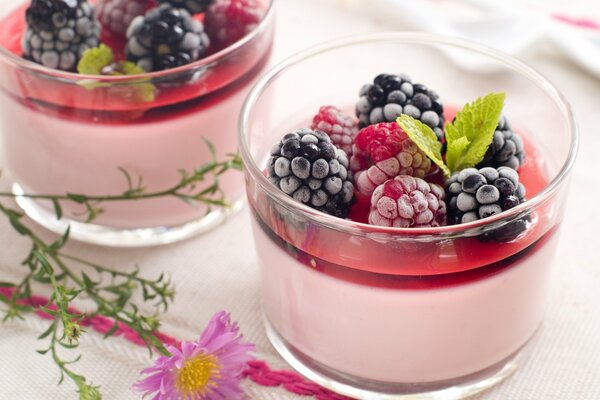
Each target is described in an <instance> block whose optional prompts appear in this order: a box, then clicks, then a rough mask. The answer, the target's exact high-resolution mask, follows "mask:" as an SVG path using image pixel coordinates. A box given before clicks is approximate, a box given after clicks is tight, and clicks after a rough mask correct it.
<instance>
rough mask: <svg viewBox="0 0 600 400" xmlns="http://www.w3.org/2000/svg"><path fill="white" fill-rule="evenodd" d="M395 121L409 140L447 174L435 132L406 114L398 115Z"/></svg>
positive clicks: (440, 145) (448, 171)
mask: <svg viewBox="0 0 600 400" xmlns="http://www.w3.org/2000/svg"><path fill="white" fill-rule="evenodd" d="M396 122H397V123H398V125H400V128H402V129H403V130H404V132H406V134H407V135H408V137H409V138H410V140H412V141H413V142H414V143H415V144H416V145H417V146H419V148H420V149H421V150H422V151H423V153H425V154H426V155H427V157H429V158H430V159H431V160H432V161H433V162H434V163H436V164H437V165H438V166H439V167H440V168H441V169H442V171H444V174H446V175H447V176H449V175H450V170H449V169H448V167H447V166H446V164H444V160H443V159H442V144H441V143H440V142H439V141H438V140H437V136H436V134H435V132H434V131H433V130H432V129H431V128H430V127H429V126H427V125H425V124H424V123H422V122H421V121H419V120H417V119H414V118H413V117H411V116H409V115H406V114H402V115H400V116H399V117H398V119H397V120H396Z"/></svg>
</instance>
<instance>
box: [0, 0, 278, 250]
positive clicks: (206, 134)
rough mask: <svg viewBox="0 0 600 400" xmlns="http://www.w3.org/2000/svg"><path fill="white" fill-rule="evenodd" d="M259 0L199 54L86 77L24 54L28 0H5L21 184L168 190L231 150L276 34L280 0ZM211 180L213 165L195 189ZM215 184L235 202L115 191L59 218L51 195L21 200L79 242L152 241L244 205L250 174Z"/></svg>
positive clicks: (6, 160)
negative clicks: (153, 68)
mask: <svg viewBox="0 0 600 400" xmlns="http://www.w3.org/2000/svg"><path fill="white" fill-rule="evenodd" d="M259 3H261V4H262V5H263V8H264V10H265V15H264V17H263V19H262V21H261V22H260V23H259V24H258V26H257V27H256V28H255V29H254V30H253V31H252V32H251V33H249V34H248V35H246V36H245V37H244V38H242V39H240V40H239V41H237V42H235V43H233V44H231V45H229V46H228V47H226V48H224V49H222V50H220V51H218V52H216V53H214V54H211V55H209V56H208V57H206V58H204V59H201V60H199V61H196V62H194V63H192V64H188V65H184V66H182V67H178V68H174V69H170V70H165V71H159V72H152V73H147V74H143V75H137V76H132V77H128V76H86V75H80V74H75V73H68V72H63V71H59V70H53V69H49V68H46V67H43V66H41V65H38V64H34V63H32V62H30V61H26V60H24V59H22V58H21V57H20V54H21V45H20V37H21V35H22V33H23V30H24V19H25V17H24V15H25V7H26V5H25V2H24V3H23V5H22V6H21V7H18V8H16V9H15V10H10V9H8V8H5V9H1V10H0V18H1V21H2V24H1V27H0V132H1V136H0V149H1V151H2V154H3V157H2V160H3V165H2V166H1V168H2V169H3V170H4V171H5V172H6V173H7V174H6V175H5V177H4V179H5V180H10V181H11V182H12V189H13V192H14V193H15V194H16V195H21V194H23V193H25V194H27V195H30V196H39V195H66V194H68V193H70V194H74V195H77V194H82V195H86V196H94V197H103V196H106V195H112V196H118V195H121V194H123V193H124V192H126V191H128V190H129V189H130V186H133V188H134V189H137V188H138V187H139V186H141V187H143V189H144V191H145V193H160V192H161V191H165V190H168V189H170V188H173V187H175V186H176V185H177V184H178V183H179V182H180V181H181V180H182V174H181V172H180V171H181V170H185V171H186V172H187V173H188V175H192V174H194V171H196V170H197V169H199V168H203V167H204V166H205V165H206V164H209V163H211V162H213V160H217V161H219V162H222V161H226V160H228V159H231V154H233V153H236V152H237V144H236V139H235V131H236V122H237V117H238V113H239V110H240V108H241V105H242V103H243V100H244V98H245V97H246V95H247V93H248V91H249V90H250V87H251V85H252V84H253V83H254V82H255V80H256V78H257V77H258V76H259V74H260V72H261V71H262V70H263V69H264V68H265V66H266V64H267V62H268V59H269V55H270V52H271V47H272V42H273V28H274V7H273V1H272V0H264V1H259ZM149 91H150V92H149ZM208 143H210V144H211V145H212V146H214V150H215V154H214V155H213V154H212V152H211V148H210V147H209V145H208ZM123 171H126V172H127V173H128V174H129V175H130V178H131V184H130V185H129V184H128V182H127V179H126V176H125V175H124V173H123ZM140 178H141V182H139V181H138V179H140ZM213 178H214V177H213V176H212V175H211V174H207V176H206V180H205V181H204V182H200V183H198V185H197V186H196V188H195V189H194V192H195V193H198V192H200V191H202V190H203V189H205V188H209V187H211V185H212V184H213V183H214V179H213ZM218 187H219V193H217V194H215V195H214V196H207V197H210V198H211V199H218V200H221V199H223V200H224V201H225V202H226V203H228V205H229V206H228V207H220V206H213V207H209V206H208V205H207V203H206V202H202V201H198V202H195V204H188V203H186V202H184V201H183V200H182V199H181V198H176V197H175V196H157V197H156V198H147V199H142V200H136V201H132V200H125V201H110V202H102V203H101V204H97V206H98V207H100V208H101V209H102V210H103V212H102V213H101V214H99V215H97V217H96V218H95V219H94V220H93V221H92V223H87V222H86V218H87V216H88V213H87V211H86V208H85V207H84V206H83V205H82V204H78V202H77V201H64V202H61V206H62V213H63V215H62V218H60V219H58V218H56V211H55V208H54V206H53V203H52V202H50V201H45V200H40V199H39V198H33V197H18V199H17V200H18V203H19V205H20V206H21V207H22V208H23V209H24V210H25V212H26V214H27V215H28V216H30V217H31V218H33V219H34V220H35V221H36V222H38V223H40V224H41V225H43V226H44V227H46V228H49V229H50V230H53V231H56V232H59V233H63V232H64V231H65V229H66V228H67V226H69V227H70V232H71V237H73V238H75V239H78V240H83V241H87V242H91V243H97V244H103V245H112V246H144V245H155V244H163V243H170V242H173V241H177V240H181V239H184V238H187V237H189V236H192V235H194V234H197V233H201V232H204V231H207V230H209V229H211V228H212V227H214V226H215V225H217V224H218V223H220V222H221V221H223V220H224V218H225V217H227V216H228V215H229V214H231V213H232V212H234V211H236V210H238V209H239V208H240V207H241V205H242V203H243V183H242V174H241V173H240V172H238V171H235V170H231V171H228V172H226V173H224V174H222V175H220V176H219V177H218ZM221 194H222V197H221ZM71 197H72V199H75V200H77V196H71ZM189 203H193V202H189Z"/></svg>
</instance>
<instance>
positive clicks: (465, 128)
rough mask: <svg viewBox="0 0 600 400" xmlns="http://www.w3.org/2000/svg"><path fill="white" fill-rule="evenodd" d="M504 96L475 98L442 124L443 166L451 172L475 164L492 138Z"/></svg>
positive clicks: (498, 94) (503, 94) (490, 95)
mask: <svg viewBox="0 0 600 400" xmlns="http://www.w3.org/2000/svg"><path fill="white" fill-rule="evenodd" d="M505 98H506V94H505V93H490V94H488V95H487V96H484V97H479V98H478V99H477V100H475V101H474V102H472V103H469V104H467V105H465V107H464V108H463V109H462V110H461V111H459V112H458V113H457V114H456V119H455V120H454V122H453V123H450V122H448V123H446V126H445V131H446V143H447V144H448V150H447V152H446V164H447V165H448V168H449V169H450V171H452V172H456V171H460V170H462V169H465V168H470V167H474V166H475V165H477V164H479V163H480V162H481V160H483V157H484V156H485V153H486V151H487V149H488V147H490V144H491V143H492V141H493V139H494V132H495V130H496V126H497V125H498V120H499V119H500V114H501V113H502V108H503V107H504V99H505Z"/></svg>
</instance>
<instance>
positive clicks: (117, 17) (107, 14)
mask: <svg viewBox="0 0 600 400" xmlns="http://www.w3.org/2000/svg"><path fill="white" fill-rule="evenodd" d="M154 5H155V2H154V0H99V1H98V2H97V3H96V13H97V15H98V21H100V23H101V24H102V28H103V29H109V30H110V31H111V32H112V33H114V34H116V35H118V36H123V37H125V33H126V32H127V28H128V27H129V24H131V21H133V19H134V18H135V17H137V16H138V15H142V14H144V13H145V12H146V11H147V10H148V9H150V8H151V7H153V6H154Z"/></svg>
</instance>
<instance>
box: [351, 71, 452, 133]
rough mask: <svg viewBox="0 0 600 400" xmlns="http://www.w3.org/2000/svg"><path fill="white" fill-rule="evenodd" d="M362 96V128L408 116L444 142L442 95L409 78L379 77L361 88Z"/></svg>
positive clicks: (359, 109) (358, 113)
mask: <svg viewBox="0 0 600 400" xmlns="http://www.w3.org/2000/svg"><path fill="white" fill-rule="evenodd" d="M359 96H360V99H359V100H358V102H357V103H356V116H357V117H358V119H359V123H360V127H361V128H364V127H365V126H368V125H372V124H377V123H379V122H393V121H395V120H396V118H398V116H399V115H400V114H406V115H410V116H411V117H413V118H416V119H418V120H420V121H421V122H423V123H424V124H426V125H428V126H429V127H430V128H431V129H433V131H434V132H435V134H436V135H437V137H438V140H439V141H440V142H441V141H442V140H443V136H444V133H443V128H444V107H443V105H442V103H441V102H440V100H439V96H438V95H437V93H435V92H434V91H432V90H429V89H428V88H427V87H426V86H425V85H422V84H420V83H412V80H411V79H410V77H408V76H407V75H404V74H400V75H391V74H381V75H378V76H377V77H376V78H375V79H374V81H373V83H368V84H366V85H364V86H363V87H362V88H361V89H360V92H359Z"/></svg>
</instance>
